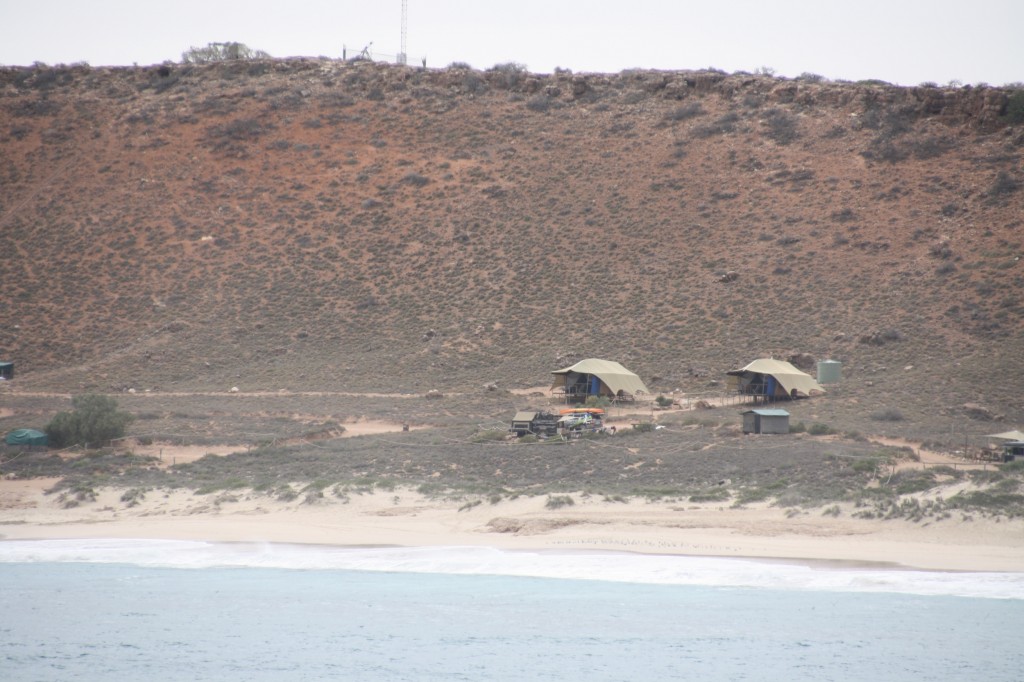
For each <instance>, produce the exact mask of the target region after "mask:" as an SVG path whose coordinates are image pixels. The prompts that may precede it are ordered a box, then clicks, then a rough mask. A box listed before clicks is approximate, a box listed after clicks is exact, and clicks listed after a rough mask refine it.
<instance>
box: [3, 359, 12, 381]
mask: <svg viewBox="0 0 1024 682" xmlns="http://www.w3.org/2000/svg"><path fill="white" fill-rule="evenodd" d="M13 378H14V363H13V362H0V379H4V380H10V379H13Z"/></svg>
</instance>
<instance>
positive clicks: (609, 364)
mask: <svg viewBox="0 0 1024 682" xmlns="http://www.w3.org/2000/svg"><path fill="white" fill-rule="evenodd" d="M552 374H554V375H555V381H554V383H553V384H552V386H551V390H553V391H555V392H556V393H559V392H560V393H564V394H565V396H566V398H572V397H578V398H583V399H586V398H587V397H588V396H592V395H593V396H605V397H608V398H636V397H637V395H638V394H640V393H646V394H650V391H649V390H648V388H647V386H645V385H644V382H643V381H641V380H640V377H638V376H637V375H636V374H634V373H633V372H630V371H629V370H628V369H626V368H625V367H623V366H622V365H620V364H619V363H617V362H614V361H612V360H598V359H597V358H589V359H587V360H580V361H579V362H577V363H576V364H575V365H573V366H572V367H566V368H565V369H560V370H558V371H555V372H552Z"/></svg>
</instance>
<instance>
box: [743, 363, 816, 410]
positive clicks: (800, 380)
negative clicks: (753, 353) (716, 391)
mask: <svg viewBox="0 0 1024 682" xmlns="http://www.w3.org/2000/svg"><path fill="white" fill-rule="evenodd" d="M726 374H728V375H729V386H730V387H731V388H732V389H733V390H735V391H737V392H738V393H742V394H743V395H752V396H755V397H757V396H760V397H762V398H764V399H765V400H779V399H783V398H800V397H803V398H806V397H807V396H810V395H813V394H814V393H824V392H825V389H824V388H822V387H821V384H819V383H818V382H817V381H815V380H814V377H812V376H811V375H810V374H807V373H806V372H801V371H800V370H799V369H797V368H796V367H794V366H793V365H791V364H790V363H788V362H785V361H784V360H775V359H774V358H761V359H759V360H754V361H753V362H751V363H750V364H749V365H747V366H746V367H744V368H743V369H734V370H732V371H730V372H726Z"/></svg>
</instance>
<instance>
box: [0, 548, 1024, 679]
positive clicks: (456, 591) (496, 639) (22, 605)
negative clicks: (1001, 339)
mask: <svg viewBox="0 0 1024 682" xmlns="http://www.w3.org/2000/svg"><path fill="white" fill-rule="evenodd" d="M0 586H2V590H0V595H2V597H0V599H2V610H0V679H2V680H5V681H21V680H126V679H132V680H691V679H692V680H816V681H817V680H871V681H872V682H880V681H883V680H894V681H907V682H910V681H914V682H917V681H921V680H942V681H948V680H965V681H966V680H971V681H973V680H989V681H1001V680H1006V681H1010V680H1021V679H1024V646H1022V644H1021V633H1022V632H1024V574H1017V573H943V572H925V571H909V570H899V569H887V568H858V567H850V566H838V565H832V566H829V565H800V564H795V563H785V562H763V561H745V560H737V559H713V558H701V557H679V556H646V555H635V554H627V553H620V554H613V553H585V552H565V553H553V552H544V553H532V552H503V551H499V550H495V549H489V548H479V547H433V548H388V547H378V548H372V547H368V548H339V547H321V546H300V545H272V544H267V545H257V544H244V543H239V544H231V543H224V544H217V543H202V542H178V541H139V540H97V541H83V540H68V541H0Z"/></svg>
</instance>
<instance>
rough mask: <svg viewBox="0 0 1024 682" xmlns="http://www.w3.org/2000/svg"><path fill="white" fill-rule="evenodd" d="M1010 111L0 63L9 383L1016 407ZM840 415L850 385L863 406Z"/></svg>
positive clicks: (974, 95) (743, 82)
mask: <svg viewBox="0 0 1024 682" xmlns="http://www.w3.org/2000/svg"><path fill="white" fill-rule="evenodd" d="M1020 96H1021V92H1020V91H1014V90H1007V89H997V88H987V87H977V88H971V87H964V88H957V89H942V88H934V87H920V88H899V87H894V86H889V85H886V84H881V83H831V82H816V81H815V80H814V79H805V80H784V79H777V78H771V77H764V76H753V75H747V74H734V75H726V74H723V73H718V72H710V71H709V72H653V71H628V72H622V73H620V74H615V75H595V74H586V75H579V74H576V75H574V74H571V73H557V74H555V75H551V76H538V75H533V74H529V73H526V72H524V71H522V70H521V69H519V68H517V67H516V66H514V65H504V66H500V67H495V68H494V69H492V70H489V71H486V72H481V71H473V70H469V69H463V68H457V67H450V68H448V69H443V70H423V69H417V68H411V67H399V66H389V65H380V64H374V63H370V62H347V63H346V62H339V61H331V60H297V59H296V60H286V61H275V60H267V61H254V62H233V63H220V64H213V65H205V66H186V65H163V66H153V67H147V68H90V67H88V66H72V67H45V66H42V65H39V66H36V67H30V68H15V67H8V68H3V69H0V121H2V123H0V155H2V158H3V160H4V163H3V164H0V253H2V254H3V257H2V260H0V285H2V292H3V304H4V319H3V324H2V326H0V358H2V359H13V360H15V361H16V362H17V368H18V379H19V383H23V384H24V385H28V386H33V387H38V388H39V389H40V390H42V389H50V390H61V391H73V392H77V391H82V390H100V391H114V390H120V389H123V388H126V387H138V388H140V389H141V388H157V389H160V390H204V389H216V390H225V389H226V388H227V387H229V386H231V385H236V384H242V385H243V386H245V387H247V388H251V389H252V390H277V389H291V390H299V389H308V390H339V391H341V390H351V391H379V392H395V391H412V392H421V391H425V390H427V389H430V388H437V389H440V390H462V389H465V388H467V387H479V386H481V385H482V384H484V383H487V382H492V381H497V382H498V383H499V385H502V386H504V387H516V386H518V387H528V386H536V385H540V384H543V383H546V381H547V379H548V376H549V374H548V373H549V372H550V371H551V370H553V369H557V368H559V367H561V366H564V365H566V364H569V363H570V362H572V361H574V360H575V359H578V358H582V357H588V356H598V357H607V358H610V359H615V360H618V361H620V362H622V363H623V364H625V365H626V366H628V367H630V368H631V369H633V370H634V371H637V372H638V373H639V374H640V375H641V376H642V377H643V378H644V379H645V380H647V381H649V382H650V384H651V386H652V388H654V389H655V390H659V391H668V390H672V389H675V388H679V387H682V388H684V389H687V390H691V389H695V388H699V387H701V386H705V385H706V384H707V382H708V380H709V378H711V379H713V378H716V377H719V378H720V377H721V374H722V372H724V371H725V370H728V369H733V368H735V367H736V366H739V365H742V364H745V363H746V362H748V361H749V360H751V359H753V358H755V357H758V356H762V355H767V354H774V355H775V356H776V357H785V356H788V355H789V354H791V353H796V352H803V353H808V354H810V355H811V356H813V357H816V358H824V357H832V358H836V359H839V360H842V361H843V362H844V377H846V378H848V380H849V384H848V385H849V388H848V389H846V390H848V391H851V393H850V394H849V395H850V396H853V399H852V400H851V401H850V402H849V403H848V404H847V406H846V408H847V409H862V410H864V411H867V410H875V409H877V408H878V405H879V404H882V405H885V404H893V403H896V404H899V405H900V407H901V409H903V410H904V412H906V414H907V417H908V419H925V418H927V417H928V415H931V414H935V413H941V412H943V411H944V412H945V414H954V413H957V412H958V411H959V410H961V406H962V404H963V403H965V402H977V403H982V404H984V405H985V406H986V407H987V408H988V409H990V410H991V413H992V415H1005V418H1006V419H1007V420H1008V421H1012V420H1016V421H1017V422H1020V420H1021V419H1022V418H1024V410H1022V403H1024V401H1022V400H1021V397H1020V389H1019V386H1020V383H1021V379H1022V378H1024V343H1022V338H1024V323H1022V321H1021V313H1022V312H1024V298H1022V292H1024V286H1022V283H1024V282H1022V275H1024V270H1022V268H1024V264H1021V262H1020V257H1021V256H1022V255H1024V222H1022V221H1024V191H1022V189H1021V188H1022V185H1024V171H1022V158H1024V127H1022V125H1021V123H1020V122H1019V121H1017V117H1016V116H1015V112H1016V109H1015V108H1014V107H1015V106H1016V105H1017V104H1019V99H1020ZM857 391H859V392H857Z"/></svg>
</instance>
